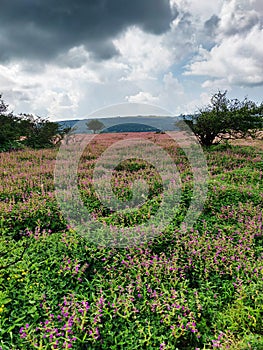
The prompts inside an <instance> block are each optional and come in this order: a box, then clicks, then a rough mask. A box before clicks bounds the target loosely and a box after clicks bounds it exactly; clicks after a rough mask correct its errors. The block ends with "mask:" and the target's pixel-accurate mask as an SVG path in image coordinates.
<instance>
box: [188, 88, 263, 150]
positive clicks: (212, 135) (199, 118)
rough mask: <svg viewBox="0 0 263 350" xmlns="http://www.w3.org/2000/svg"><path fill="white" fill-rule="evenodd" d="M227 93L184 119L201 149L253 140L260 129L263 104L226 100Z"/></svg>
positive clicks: (213, 99)
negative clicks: (246, 138)
mask: <svg viewBox="0 0 263 350" xmlns="http://www.w3.org/2000/svg"><path fill="white" fill-rule="evenodd" d="M226 94H227V91H225V92H221V91H219V92H218V93H216V94H214V95H213V96H212V98H211V104H210V105H208V106H207V107H205V108H203V109H200V111H199V113H197V114H195V115H192V116H188V117H185V118H184V121H185V122H186V123H187V124H188V125H189V127H190V128H191V129H192V131H193V132H194V133H195V134H196V136H197V137H198V138H199V141H200V142H201V144H202V145H203V146H211V145H212V144H213V143H214V142H217V143H219V142H221V141H222V140H228V139H237V138H245V137H248V136H250V137H252V138H255V137H256V135H257V131H259V130H261V129H262V128H263V102H262V103H261V105H257V104H256V103H255V102H253V101H250V100H248V99H247V98H245V99H244V100H243V101H239V100H238V99H228V98H227V96H226Z"/></svg>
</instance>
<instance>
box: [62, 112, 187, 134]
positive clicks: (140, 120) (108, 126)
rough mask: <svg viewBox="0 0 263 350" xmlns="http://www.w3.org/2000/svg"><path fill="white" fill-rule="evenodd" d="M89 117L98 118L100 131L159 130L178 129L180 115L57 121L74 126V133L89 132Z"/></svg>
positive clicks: (67, 125) (66, 125)
mask: <svg viewBox="0 0 263 350" xmlns="http://www.w3.org/2000/svg"><path fill="white" fill-rule="evenodd" d="M91 119H98V120H100V121H101V122H102V123H103V124H104V126H105V128H104V129H103V130H102V131H101V132H103V133H111V132H112V133H115V132H117V133H118V132H147V131H148V132H149V131H153V132H160V131H172V130H178V128H177V127H176V126H175V124H176V122H178V121H179V120H180V119H182V117H180V116H176V117H157V116H136V117H119V116H118V117H111V118H96V117H93V118H87V119H75V120H64V121H59V122H58V123H59V124H60V125H61V126H64V127H70V128H72V127H76V130H75V133H91V132H92V131H91V130H88V128H87V126H86V123H87V121H89V120H91Z"/></svg>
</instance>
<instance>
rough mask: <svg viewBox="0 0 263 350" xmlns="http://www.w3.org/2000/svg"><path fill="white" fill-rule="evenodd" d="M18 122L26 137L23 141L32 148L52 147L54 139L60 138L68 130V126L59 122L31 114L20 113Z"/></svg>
mask: <svg viewBox="0 0 263 350" xmlns="http://www.w3.org/2000/svg"><path fill="white" fill-rule="evenodd" d="M19 124H20V126H21V130H22V132H23V136H25V137H26V138H25V140H24V141H23V143H24V144H25V145H26V146H29V147H32V148H47V147H52V146H54V141H55V139H56V138H59V139H62V137H63V135H64V134H65V133H66V132H67V131H68V128H63V127H61V126H60V125H59V123H56V122H51V121H49V120H47V119H45V118H42V117H39V116H36V117H35V116H33V115H31V114H20V119H19Z"/></svg>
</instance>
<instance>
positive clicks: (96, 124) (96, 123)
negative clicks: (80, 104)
mask: <svg viewBox="0 0 263 350" xmlns="http://www.w3.org/2000/svg"><path fill="white" fill-rule="evenodd" d="M86 126H87V128H88V129H89V130H92V131H93V133H94V134H95V133H96V132H98V131H100V130H102V129H103V128H104V127H105V125H104V124H103V123H102V122H101V121H100V120H98V119H92V120H89V121H88V122H87V123H86Z"/></svg>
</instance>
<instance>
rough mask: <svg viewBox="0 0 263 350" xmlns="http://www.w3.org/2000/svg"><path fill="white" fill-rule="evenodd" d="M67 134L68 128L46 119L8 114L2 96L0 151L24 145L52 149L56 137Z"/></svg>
mask: <svg viewBox="0 0 263 350" xmlns="http://www.w3.org/2000/svg"><path fill="white" fill-rule="evenodd" d="M66 132H67V128H63V127H61V126H60V125H59V123H56V122H51V121H49V120H47V119H45V118H41V117H39V116H33V115H31V114H19V115H14V114H13V113H12V112H8V105H7V104H5V102H4V101H3V99H2V95H1V94H0V150H4V151H5V150H10V149H14V148H19V147H21V146H22V145H25V146H29V147H32V148H45V147H52V146H54V139H55V137H56V136H57V135H59V138H62V136H63V135H64V134H65V133H66ZM22 139H23V140H22Z"/></svg>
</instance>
